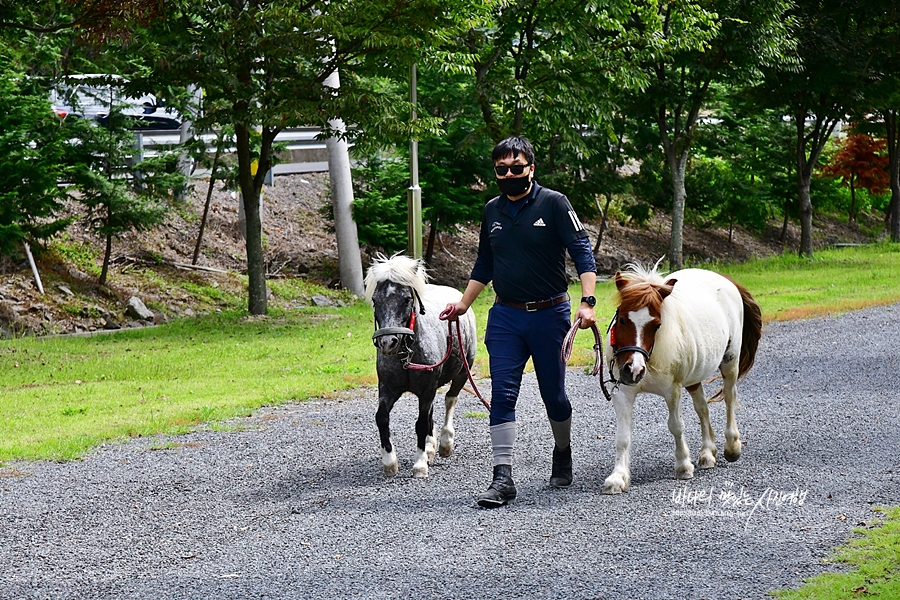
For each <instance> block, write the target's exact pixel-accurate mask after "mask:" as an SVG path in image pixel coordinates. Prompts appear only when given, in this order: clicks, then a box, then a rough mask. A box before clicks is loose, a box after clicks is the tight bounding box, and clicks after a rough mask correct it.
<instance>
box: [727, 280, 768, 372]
mask: <svg viewBox="0 0 900 600" xmlns="http://www.w3.org/2000/svg"><path fill="white" fill-rule="evenodd" d="M731 283H733V284H734V285H735V287H736V288H737V289H738V292H740V294H741V300H742V301H743V303H744V331H743V334H742V336H741V357H740V360H739V362H738V379H740V378H741V377H743V376H744V375H746V374H747V371H749V370H750V368H751V367H753V363H754V362H755V361H756V350H757V348H759V338H760V337H762V309H760V308H759V304H758V303H757V302H756V300H754V299H753V296H751V295H750V292H748V291H747V288H745V287H744V286H742V285H741V284H739V283H737V282H735V281H732V282H731Z"/></svg>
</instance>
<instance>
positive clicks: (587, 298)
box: [581, 296, 597, 308]
mask: <svg viewBox="0 0 900 600" xmlns="http://www.w3.org/2000/svg"><path fill="white" fill-rule="evenodd" d="M581 301H582V302H584V303H585V304H587V305H588V306H590V307H591V308H593V307H594V305H595V304H597V299H596V298H594V297H593V296H585V297H584V298H582V299H581Z"/></svg>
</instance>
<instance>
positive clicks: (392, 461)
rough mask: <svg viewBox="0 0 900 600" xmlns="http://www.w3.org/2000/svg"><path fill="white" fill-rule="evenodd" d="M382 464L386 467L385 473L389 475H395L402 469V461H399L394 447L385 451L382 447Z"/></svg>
mask: <svg viewBox="0 0 900 600" xmlns="http://www.w3.org/2000/svg"><path fill="white" fill-rule="evenodd" d="M381 466H382V467H384V474H385V475H386V476H387V477H393V476H394V475H396V474H397V472H398V471H399V470H400V463H399V461H397V453H396V451H395V450H394V449H391V451H390V452H385V451H384V448H382V449H381Z"/></svg>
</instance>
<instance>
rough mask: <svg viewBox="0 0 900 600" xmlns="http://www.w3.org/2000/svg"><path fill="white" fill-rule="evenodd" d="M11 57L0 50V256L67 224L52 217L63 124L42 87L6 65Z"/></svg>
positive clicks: (60, 173) (65, 147)
mask: <svg viewBox="0 0 900 600" xmlns="http://www.w3.org/2000/svg"><path fill="white" fill-rule="evenodd" d="M11 58H13V57H12V56H11V53H10V52H9V51H8V50H3V49H0V65H2V66H0V156H2V157H3V159H2V160H0V254H2V255H5V256H9V255H11V254H13V253H16V252H18V250H19V248H20V247H21V244H22V242H27V241H40V240H45V239H47V238H49V237H51V236H53V235H54V234H55V233H56V232H58V231H60V230H62V229H63V228H65V227H66V225H67V224H68V220H66V219H62V218H59V216H58V214H59V212H60V211H61V209H62V200H63V198H64V191H63V190H62V189H61V188H60V187H59V186H58V185H57V183H58V181H59V180H61V179H64V178H65V177H66V176H67V175H68V173H69V171H68V170H67V169H66V167H65V161H66V157H67V155H68V154H69V153H70V152H71V144H70V143H69V137H68V135H67V131H68V128H67V127H66V124H65V123H64V122H63V121H62V120H61V119H60V118H59V117H58V116H57V115H56V114H55V113H54V112H53V111H51V110H50V104H49V102H48V101H47V88H46V85H43V86H42V85H40V84H39V82H38V81H36V80H34V79H31V78H28V77H26V76H25V75H24V74H23V73H22V72H19V71H15V70H13V69H11V68H10V64H11V61H9V59H11ZM8 61H9V62H8Z"/></svg>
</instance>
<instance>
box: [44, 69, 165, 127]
mask: <svg viewBox="0 0 900 600" xmlns="http://www.w3.org/2000/svg"><path fill="white" fill-rule="evenodd" d="M126 83H127V80H126V79H124V78H123V77H121V76H118V75H69V76H68V77H65V78H64V79H63V80H62V81H61V82H60V83H59V84H58V85H57V86H56V87H54V88H53V89H51V91H50V103H51V105H52V106H53V110H54V111H55V112H56V113H57V114H58V115H59V116H61V117H69V116H76V117H82V118H85V119H93V120H95V121H97V122H98V123H100V124H101V125H104V126H107V125H109V120H110V114H114V111H113V108H117V109H118V114H121V115H122V116H124V117H127V118H128V119H129V123H128V128H129V129H134V130H137V131H140V130H151V129H178V128H179V127H181V121H182V119H181V115H179V114H178V113H177V112H175V111H174V110H172V109H171V108H168V107H166V106H165V103H164V102H162V101H161V100H160V99H158V98H157V97H156V96H154V95H153V94H145V95H143V96H139V97H132V96H128V95H126V94H125V92H124V91H123V85H124V84H126Z"/></svg>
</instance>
